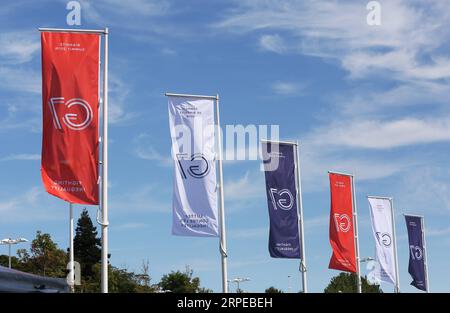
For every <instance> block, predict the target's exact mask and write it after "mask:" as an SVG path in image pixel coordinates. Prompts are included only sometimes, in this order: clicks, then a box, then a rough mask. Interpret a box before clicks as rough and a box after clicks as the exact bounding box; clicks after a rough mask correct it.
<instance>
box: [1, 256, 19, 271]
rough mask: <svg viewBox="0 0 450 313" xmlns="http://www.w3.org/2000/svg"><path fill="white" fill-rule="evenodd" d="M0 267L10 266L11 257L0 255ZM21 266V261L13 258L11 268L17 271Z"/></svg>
mask: <svg viewBox="0 0 450 313" xmlns="http://www.w3.org/2000/svg"><path fill="white" fill-rule="evenodd" d="M0 265H1V266H4V267H8V266H9V256H8V255H0ZM18 266H19V259H18V258H17V257H15V256H11V268H12V269H17V268H18Z"/></svg>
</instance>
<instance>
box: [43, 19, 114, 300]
mask: <svg viewBox="0 0 450 313" xmlns="http://www.w3.org/2000/svg"><path fill="white" fill-rule="evenodd" d="M39 31H41V32H63V33H91V34H103V35H104V38H105V47H104V64H103V101H102V108H103V127H102V128H103V129H102V133H103V135H102V143H103V144H102V161H101V164H102V181H101V185H102V190H101V193H102V200H101V213H102V221H101V222H100V221H99V220H97V222H99V224H100V225H101V226H102V258H101V260H102V261H101V263H102V265H101V292H103V293H107V292H108V224H109V222H108V33H109V31H108V28H107V27H106V28H105V29H103V30H99V29H64V28H39Z"/></svg>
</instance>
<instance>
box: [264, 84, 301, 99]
mask: <svg viewBox="0 0 450 313" xmlns="http://www.w3.org/2000/svg"><path fill="white" fill-rule="evenodd" d="M304 89H305V86H304V85H302V84H299V83H293V82H276V83H274V84H273V85H272V90H273V91H274V92H275V93H276V94H278V95H283V96H290V95H299V94H302V93H303V91H304Z"/></svg>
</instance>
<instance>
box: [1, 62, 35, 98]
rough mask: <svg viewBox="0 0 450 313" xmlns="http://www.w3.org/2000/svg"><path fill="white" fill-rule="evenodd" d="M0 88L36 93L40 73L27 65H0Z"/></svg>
mask: <svg viewBox="0 0 450 313" xmlns="http://www.w3.org/2000/svg"><path fill="white" fill-rule="evenodd" d="M0 89H3V90H8V91H16V92H29V93H36V94H38V93H40V92H41V91H42V88H41V75H40V74H39V73H38V72H36V71H34V70H32V69H31V68H28V67H23V66H20V67H12V66H0Z"/></svg>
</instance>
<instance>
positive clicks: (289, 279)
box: [288, 275, 292, 293]
mask: <svg viewBox="0 0 450 313" xmlns="http://www.w3.org/2000/svg"><path fill="white" fill-rule="evenodd" d="M288 293H292V288H291V275H288Z"/></svg>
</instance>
